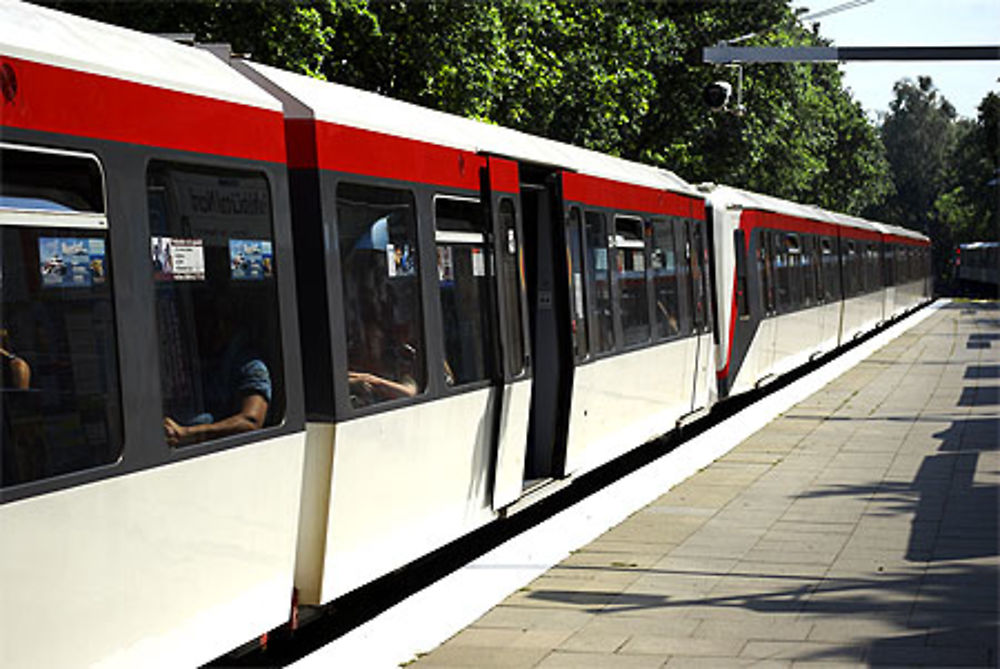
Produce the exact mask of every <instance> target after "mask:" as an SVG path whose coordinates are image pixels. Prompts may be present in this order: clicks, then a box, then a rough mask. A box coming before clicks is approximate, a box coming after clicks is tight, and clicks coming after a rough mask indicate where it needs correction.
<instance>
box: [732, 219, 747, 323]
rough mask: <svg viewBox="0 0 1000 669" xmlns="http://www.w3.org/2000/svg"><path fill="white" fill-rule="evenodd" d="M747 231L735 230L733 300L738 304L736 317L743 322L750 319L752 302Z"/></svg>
mask: <svg viewBox="0 0 1000 669" xmlns="http://www.w3.org/2000/svg"><path fill="white" fill-rule="evenodd" d="M746 236H747V235H746V231H745V230H743V229H742V228H736V229H734V230H733V257H734V265H735V267H734V272H733V274H734V276H733V299H734V301H735V302H736V310H735V311H736V317H737V318H739V319H740V320H742V321H745V320H749V319H750V300H749V299H748V298H749V295H747V288H748V280H747V246H746Z"/></svg>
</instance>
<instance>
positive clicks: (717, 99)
mask: <svg viewBox="0 0 1000 669" xmlns="http://www.w3.org/2000/svg"><path fill="white" fill-rule="evenodd" d="M732 95H733V85H732V84H730V83H729V82H728V81H713V82H712V83H710V84H709V85H707V86H705V89H704V90H703V91H702V97H703V98H704V100H705V104H706V105H708V108H709V109H711V110H712V111H722V110H724V109H726V105H728V104H729V98H731V97H732Z"/></svg>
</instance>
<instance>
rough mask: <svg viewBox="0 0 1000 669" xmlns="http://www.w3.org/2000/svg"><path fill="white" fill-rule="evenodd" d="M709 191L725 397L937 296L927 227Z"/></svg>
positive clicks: (721, 386) (735, 191)
mask: <svg viewBox="0 0 1000 669" xmlns="http://www.w3.org/2000/svg"><path fill="white" fill-rule="evenodd" d="M702 189H703V191H704V192H706V193H707V194H708V201H709V206H708V212H709V213H708V217H709V220H710V221H711V225H712V235H713V237H712V243H713V254H714V258H715V265H714V271H715V285H716V291H717V300H716V309H717V313H716V322H717V323H718V331H719V333H720V336H719V340H718V347H717V351H716V364H717V368H718V370H717V377H718V383H719V394H720V396H722V397H729V396H732V395H736V394H739V393H743V392H746V391H748V390H751V389H753V388H755V387H757V386H759V385H761V384H764V383H767V382H769V381H770V380H773V379H775V378H777V377H779V376H780V375H782V374H785V373H787V372H788V371H790V370H792V369H794V368H796V367H798V366H800V365H802V364H804V363H806V362H808V361H809V360H812V359H814V358H816V357H818V356H820V355H823V354H825V353H828V352H830V351H832V350H833V349H835V348H836V347H838V346H840V345H842V344H844V343H846V342H848V341H850V340H852V339H854V338H855V337H858V336H861V335H862V334H865V333H866V332H869V331H871V330H872V329H874V328H875V327H877V326H878V325H880V324H881V323H884V322H886V321H888V320H891V319H892V318H894V317H897V316H899V315H901V314H902V313H905V312H906V311H907V310H909V309H912V308H913V307H914V306H915V305H916V304H918V303H920V302H922V301H923V300H925V299H926V296H927V295H928V284H927V281H926V276H927V273H926V269H927V265H926V258H927V248H928V242H927V239H926V238H925V237H923V236H921V235H919V234H917V233H913V232H911V231H907V230H904V229H902V228H896V227H891V226H884V225H882V224H879V223H874V222H872V221H866V220H864V219H861V218H857V217H853V216H847V215H844V214H839V213H834V212H829V211H825V210H823V209H820V208H818V207H814V206H807V205H801V204H797V203H794V202H788V201H786V200H781V199H779V198H774V197H770V196H766V195H761V194H759V193H751V192H748V191H744V190H740V189H736V188H731V187H726V186H717V185H714V184H707V185H705V186H703V187H702ZM886 249H889V250H890V251H891V252H892V255H889V254H887V251H886ZM894 258H898V260H895V261H894V260H893V259H894Z"/></svg>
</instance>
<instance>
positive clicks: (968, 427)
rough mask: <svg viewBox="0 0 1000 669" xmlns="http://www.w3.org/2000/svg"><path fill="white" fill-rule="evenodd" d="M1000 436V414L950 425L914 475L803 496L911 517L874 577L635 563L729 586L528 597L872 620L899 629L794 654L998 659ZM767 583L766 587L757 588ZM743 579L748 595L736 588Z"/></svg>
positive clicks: (591, 606)
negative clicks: (985, 460)
mask: <svg viewBox="0 0 1000 669" xmlns="http://www.w3.org/2000/svg"><path fill="white" fill-rule="evenodd" d="M910 420H911V421H912V418H911V419H910ZM998 434H1000V418H996V417H982V418H980V417H975V418H965V419H960V420H952V422H951V424H950V426H949V427H948V428H947V429H945V430H943V431H941V432H938V433H936V434H935V435H934V436H935V437H936V438H938V439H940V440H941V444H940V446H939V448H938V452H937V453H935V454H933V455H929V456H927V457H926V458H925V459H924V461H923V462H922V464H921V466H920V468H919V470H918V472H917V474H916V476H915V477H914V479H913V481H911V482H896V481H873V482H871V483H868V484H861V485H832V486H824V487H822V488H819V489H817V490H812V491H809V492H806V493H804V494H802V495H800V496H799V498H800V499H810V498H813V499H818V498H829V497H844V498H854V499H865V500H871V501H874V502H877V503H879V504H881V505H883V508H884V509H885V513H890V514H892V515H900V514H912V521H911V525H910V533H909V537H908V540H907V543H906V546H905V547H903V546H900V554H899V556H898V558H899V559H898V561H893V560H887V565H888V566H886V567H885V568H884V570H880V569H877V568H876V566H875V564H874V562H877V559H876V558H873V566H872V572H871V574H870V575H864V576H859V577H836V576H832V575H826V576H822V577H820V576H808V575H802V576H795V575H789V574H787V573H782V574H777V573H776V574H760V573H745V574H744V573H739V572H738V570H737V571H727V572H716V571H712V570H704V571H701V572H698V571H689V570H669V569H657V568H651V569H636V568H628V571H634V572H636V571H637V572H640V573H642V574H644V575H656V576H662V575H670V574H676V575H677V577H678V579H683V578H690V577H691V576H699V575H700V576H703V577H705V578H713V579H718V580H719V584H720V585H721V587H720V585H717V586H716V587H715V588H714V589H713V591H710V592H708V593H707V594H695V593H681V594H657V593H645V592H625V593H622V592H614V591H592V592H580V591H570V590H559V589H539V590H534V591H532V592H531V593H530V594H529V595H528V597H529V598H530V599H533V600H536V601H546V602H554V603H560V604H568V605H571V606H573V605H575V606H577V607H579V608H580V609H581V610H583V611H585V612H587V613H591V614H594V615H599V616H606V615H625V616H628V615H630V614H632V615H635V614H637V613H638V612H641V611H650V610H654V609H659V610H677V611H682V610H684V609H687V608H689V607H698V608H702V607H710V608H714V607H718V608H736V609H743V610H747V611H753V612H759V613H765V614H770V615H774V616H776V619H775V624H776V625H780V624H781V621H782V620H789V621H791V620H799V619H817V620H829V619H830V618H837V619H839V618H840V617H843V620H845V621H851V620H855V619H862V620H871V619H873V618H874V619H877V620H878V621H880V622H885V623H888V624H890V625H891V626H893V627H894V628H896V629H898V630H899V633H898V634H892V635H888V636H883V637H881V638H874V639H872V638H865V637H864V634H861V636H860V637H859V638H858V639H857V640H855V641H848V642H844V643H843V644H837V645H836V646H835V647H832V648H830V649H828V650H824V651H821V652H808V651H804V652H803V655H802V656H801V657H798V658H796V659H797V660H806V661H818V660H827V661H856V660H857V653H858V647H859V644H860V645H861V646H863V650H864V653H865V656H864V657H865V661H866V662H868V663H869V664H871V665H873V666H879V665H882V666H884V665H893V666H918V665H932V666H962V665H965V666H969V665H971V666H996V660H997V638H998V633H1000V629H998V624H997V621H998V615H1000V610H998V593H1000V580H998V569H997V561H996V560H995V559H993V558H996V557H997V556H998V555H1000V545H998V544H1000V535H998V524H1000V518H998V510H1000V486H997V485H990V484H977V483H975V481H974V476H975V473H976V469H977V467H978V466H979V460H980V456H981V454H982V453H985V452H988V451H995V450H998V449H1000V443H998ZM889 553H891V551H889ZM887 557H889V558H891V555H888V556H887ZM893 563H895V564H896V565H897V566H893ZM558 569H559V570H569V571H570V572H571V573H572V572H573V571H576V570H583V571H588V570H604V571H606V570H608V569H609V568H604V567H600V566H581V565H563V566H560V567H559V568H558ZM730 579H732V580H730ZM744 579H745V580H744ZM760 581H764V582H765V583H766V584H767V585H766V586H761V585H759V582H760ZM640 582H641V581H640ZM668 583H669V582H668ZM743 583H746V584H747V585H746V588H745V590H744V589H742V588H741V587H740V586H741V584H743ZM754 583H757V584H758V585H757V586H756V587H754ZM668 587H669V585H668ZM710 615H711V614H710V613H708V614H706V616H710ZM785 616H788V617H787V618H785ZM800 616H805V617H804V618H800ZM666 624H667V623H665V625H666ZM820 624H821V623H820ZM880 629H881V628H880ZM908 630H911V631H908ZM873 636H874V634H873Z"/></svg>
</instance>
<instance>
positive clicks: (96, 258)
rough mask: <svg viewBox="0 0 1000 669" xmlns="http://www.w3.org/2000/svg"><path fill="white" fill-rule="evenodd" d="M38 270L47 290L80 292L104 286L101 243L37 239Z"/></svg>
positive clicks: (71, 239) (77, 238)
mask: <svg viewBox="0 0 1000 669" xmlns="http://www.w3.org/2000/svg"><path fill="white" fill-rule="evenodd" d="M38 258H39V265H40V266H39V270H40V271H41V274H42V285H43V286H45V287H46V288H55V287H59V288H81V287H88V286H94V285H98V284H101V283H104V279H105V274H106V271H107V267H106V266H105V256H104V240H103V239H94V238H86V237H84V238H80V237H39V239H38Z"/></svg>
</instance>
